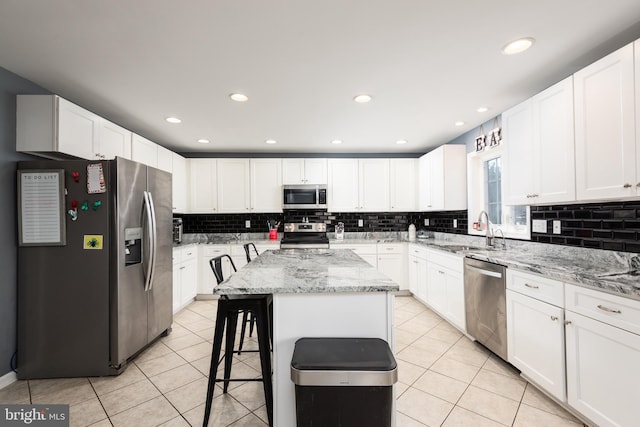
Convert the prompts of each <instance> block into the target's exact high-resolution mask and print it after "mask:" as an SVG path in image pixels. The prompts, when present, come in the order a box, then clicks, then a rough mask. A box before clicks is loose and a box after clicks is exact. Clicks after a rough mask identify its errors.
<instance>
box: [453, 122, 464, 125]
mask: <svg viewBox="0 0 640 427" xmlns="http://www.w3.org/2000/svg"><path fill="white" fill-rule="evenodd" d="M455 125H456V126H464V122H456V123H455Z"/></svg>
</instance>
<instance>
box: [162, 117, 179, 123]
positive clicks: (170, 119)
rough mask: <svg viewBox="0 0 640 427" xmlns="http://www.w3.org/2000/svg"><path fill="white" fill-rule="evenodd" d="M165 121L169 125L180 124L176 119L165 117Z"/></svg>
mask: <svg viewBox="0 0 640 427" xmlns="http://www.w3.org/2000/svg"><path fill="white" fill-rule="evenodd" d="M165 120H166V121H167V122H169V123H173V124H177V123H182V120H180V119H179V118H177V117H167V118H166V119H165Z"/></svg>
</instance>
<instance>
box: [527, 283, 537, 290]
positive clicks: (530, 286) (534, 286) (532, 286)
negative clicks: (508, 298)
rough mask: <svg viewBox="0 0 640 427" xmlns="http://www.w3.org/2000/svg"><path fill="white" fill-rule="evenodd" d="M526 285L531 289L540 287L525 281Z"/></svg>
mask: <svg viewBox="0 0 640 427" xmlns="http://www.w3.org/2000/svg"><path fill="white" fill-rule="evenodd" d="M524 285H525V286H526V287H527V288H531V289H540V286H538V285H530V284H528V283H525V284H524Z"/></svg>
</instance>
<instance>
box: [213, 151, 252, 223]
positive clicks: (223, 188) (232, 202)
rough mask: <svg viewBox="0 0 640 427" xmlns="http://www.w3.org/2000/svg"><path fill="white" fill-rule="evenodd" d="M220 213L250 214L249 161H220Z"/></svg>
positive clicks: (218, 171) (218, 167) (218, 166)
mask: <svg viewBox="0 0 640 427" xmlns="http://www.w3.org/2000/svg"><path fill="white" fill-rule="evenodd" d="M217 162H218V165H217V169H218V170H217V173H218V186H217V188H218V195H217V197H218V212H219V213H240V212H249V210H250V208H251V199H250V195H251V194H250V193H251V183H250V177H251V172H250V167H249V166H250V162H249V159H218V160H217Z"/></svg>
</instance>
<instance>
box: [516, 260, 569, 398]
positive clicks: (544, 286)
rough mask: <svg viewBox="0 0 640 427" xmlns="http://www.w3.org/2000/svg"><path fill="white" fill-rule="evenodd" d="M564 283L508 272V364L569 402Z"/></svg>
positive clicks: (551, 393)
mask: <svg viewBox="0 0 640 427" xmlns="http://www.w3.org/2000/svg"><path fill="white" fill-rule="evenodd" d="M563 286H564V285H563V283H562V282H558V281H555V280H550V279H547V278H545V277H541V276H537V275H533V274H528V273H523V272H519V271H514V270H510V269H507V354H508V360H509V363H511V364H512V365H513V366H515V367H516V368H518V369H520V371H521V372H522V374H523V375H524V376H525V377H526V378H527V379H529V380H531V381H532V382H534V383H535V384H537V385H538V386H539V387H542V388H543V389H544V390H545V391H546V392H547V393H549V394H550V395H552V396H553V397H555V398H556V399H558V400H559V401H561V402H565V401H566V392H565V390H566V388H565V359H564V293H563Z"/></svg>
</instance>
